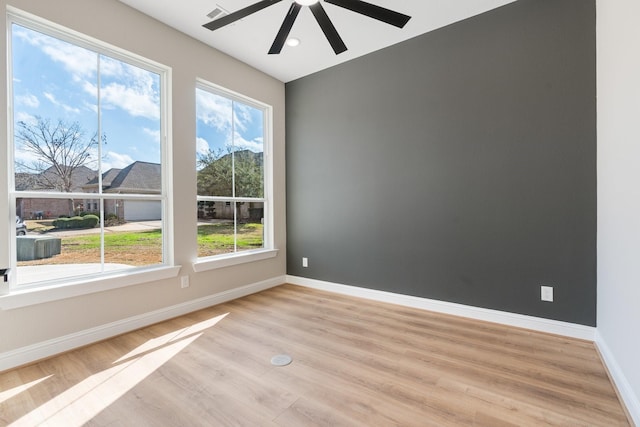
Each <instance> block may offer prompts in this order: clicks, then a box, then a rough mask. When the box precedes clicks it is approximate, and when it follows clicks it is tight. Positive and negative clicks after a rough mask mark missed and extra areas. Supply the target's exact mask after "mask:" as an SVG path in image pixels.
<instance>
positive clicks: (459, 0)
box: [120, 0, 515, 82]
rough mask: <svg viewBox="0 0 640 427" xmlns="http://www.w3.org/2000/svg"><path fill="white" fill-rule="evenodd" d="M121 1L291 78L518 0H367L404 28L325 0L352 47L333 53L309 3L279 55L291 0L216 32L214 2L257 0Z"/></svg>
mask: <svg viewBox="0 0 640 427" xmlns="http://www.w3.org/2000/svg"><path fill="white" fill-rule="evenodd" d="M120 1H121V2H122V3H125V4H127V5H129V6H131V7H133V8H135V9H138V10H139V11H141V12H143V13H145V14H147V15H149V16H151V17H153V18H155V19H157V20H159V21H161V22H164V23H165V24H167V25H169V26H171V27H173V28H175V29H177V30H179V31H181V32H183V33H185V34H188V35H189V36H191V37H193V38H195V39H198V40H200V41H202V42H204V43H206V44H208V45H210V46H212V47H214V48H216V49H218V50H220V51H222V52H225V53H226V54H228V55H230V56H233V57H234V58H237V59H239V60H241V61H242V62H245V63H247V64H249V65H251V66H253V67H255V68H257V69H259V70H261V71H263V72H265V73H267V74H269V75H271V76H273V77H275V78H277V79H279V80H281V81H283V82H289V81H291V80H295V79H297V78H300V77H303V76H306V75H309V74H312V73H314V72H316V71H320V70H323V69H325V68H329V67H332V66H334V65H337V64H340V63H342V62H346V61H349V60H351V59H353V58H357V57H359V56H362V55H365V54H367V53H370V52H373V51H376V50H379V49H382V48H384V47H387V46H390V45H393V44H396V43H399V42H401V41H404V40H407V39H410V38H413V37H415V36H418V35H420V34H424V33H426V32H429V31H432V30H434V29H436V28H440V27H444V26H446V25H449V24H451V23H454V22H457V21H460V20H463V19H465V18H468V17H470V16H474V15H477V14H480V13H483V12H486V11H488V10H490V9H493V8H496V7H499V6H503V5H505V4H507V3H511V2H513V1H515V0H368V2H369V3H374V4H376V5H378V6H382V7H386V8H388V9H393V10H395V11H397V12H400V13H403V14H405V15H409V16H411V17H412V18H411V20H410V21H409V22H408V23H407V25H406V26H405V27H404V28H402V29H399V28H396V27H393V26H391V25H388V24H385V23H382V22H379V21H377V20H374V19H371V18H368V17H366V16H363V15H360V14H358V13H355V12H352V11H349V10H347V9H344V8H341V7H338V6H335V5H333V4H329V3H323V7H324V9H325V10H326V12H327V15H329V18H330V19H331V21H332V22H333V24H334V26H335V27H336V29H337V30H338V33H339V34H340V36H341V37H342V39H343V40H344V42H345V44H346V45H347V48H348V49H349V50H347V51H346V52H344V53H341V54H340V55H336V54H335V53H333V50H332V49H331V46H330V45H329V43H328V42H327V40H326V38H325V36H324V34H323V33H322V30H321V29H320V27H319V26H318V24H317V22H316V21H315V19H314V17H313V15H312V14H311V11H310V10H309V8H307V7H303V8H302V10H301V11H300V14H299V15H298V18H297V20H296V22H295V24H294V25H293V28H292V30H291V33H290V37H296V38H298V39H300V40H301V43H300V45H299V46H297V47H289V46H287V45H285V46H284V48H283V49H282V52H281V53H280V54H279V55H268V54H267V52H268V51H269V48H270V47H271V43H273V39H274V37H275V35H276V33H277V32H278V30H279V29H280V25H281V24H282V21H283V19H284V17H285V16H286V14H287V11H288V10H289V7H290V5H291V2H292V0H283V1H281V2H280V3H277V4H274V5H272V6H269V7H267V8H266V9H262V10H261V11H258V12H256V13H254V14H252V15H250V16H248V17H246V18H244V19H242V20H240V21H237V22H235V23H233V24H230V25H227V26H225V27H222V28H220V29H218V30H215V31H209V30H207V29H206V28H204V27H202V25H203V24H205V23H207V22H209V21H210V19H209V18H208V17H207V14H208V13H210V12H211V11H212V10H214V9H215V8H216V7H219V8H222V9H223V10H226V11H227V12H229V13H232V12H235V11H236V10H239V9H242V8H244V7H246V6H249V5H251V4H254V3H257V2H258V1H259V0H179V1H176V0H120Z"/></svg>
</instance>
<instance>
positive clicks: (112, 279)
mask: <svg viewBox="0 0 640 427" xmlns="http://www.w3.org/2000/svg"><path fill="white" fill-rule="evenodd" d="M6 22H7V28H8V29H10V28H11V26H12V24H13V23H16V24H18V25H21V26H24V27H27V28H30V29H32V30H35V31H40V32H42V33H44V34H48V35H50V36H52V37H56V38H59V39H61V40H64V41H67V42H69V43H73V44H75V45H77V46H80V47H84V48H87V49H89V50H91V51H94V52H97V53H100V54H103V55H106V56H109V57H111V58H114V59H117V60H121V61H124V62H126V63H128V64H133V65H136V66H139V67H141V68H143V69H145V70H148V71H152V72H154V73H157V74H158V75H159V76H160V117H161V120H160V126H161V129H160V132H161V141H160V143H161V144H162V145H163V147H162V150H161V153H162V157H161V164H162V174H161V180H162V183H161V186H162V193H161V194H160V195H144V194H141V195H128V198H132V199H133V198H141V199H154V200H160V201H161V203H162V212H163V215H162V223H163V229H162V239H163V242H162V244H163V247H162V250H163V264H162V265H155V266H149V267H132V269H131V270H129V269H126V270H119V271H117V272H107V273H100V274H97V275H92V276H88V275H85V276H74V277H69V278H66V279H64V280H58V281H51V282H39V283H40V285H38V284H33V285H31V284H30V285H28V286H24V287H18V286H16V280H15V274H12V273H15V271H16V268H17V261H16V256H15V254H16V243H15V226H13V224H12V226H11V227H10V229H11V230H12V232H11V235H10V236H9V238H10V239H11V243H10V256H11V259H10V269H9V272H10V275H9V281H8V283H1V284H0V309H3V310H4V309H10V308H18V307H25V306H29V305H34V304H41V303H45V302H49V301H56V300H60V299H65V298H71V297H76V296H80V295H86V294H91V293H95V292H102V291H106V290H110V289H117V288H122V287H125V286H132V285H138V284H142V283H147V282H152V281H156V280H162V279H168V278H172V277H177V275H178V272H179V271H180V268H181V267H180V266H176V265H174V231H173V205H172V204H171V203H169V200H170V198H171V197H170V196H171V195H172V194H173V188H172V183H173V159H172V157H171V155H170V153H172V152H173V151H172V139H171V135H172V128H171V126H172V124H171V117H172V112H171V105H172V103H171V101H172V100H171V90H172V88H171V84H172V80H173V79H172V69H171V67H168V66H166V65H163V64H160V63H158V62H156V61H153V60H151V59H148V58H145V57H143V56H140V55H137V54H135V53H133V52H129V51H127V50H125V49H121V48H119V47H117V46H114V45H111V44H109V43H106V42H104V41H101V40H99V39H95V38H93V37H91V36H88V35H85V34H82V33H80V32H77V31H74V30H71V29H69V28H66V27H64V26H61V25H59V24H56V23H54V22H51V21H48V20H46V19H43V18H40V17H38V16H36V15H33V14H31V13H28V12H25V11H22V10H20V9H17V8H15V7H12V6H7V15H6ZM9 34H10V33H9ZM8 43H9V46H10V44H11V38H10V37H9V38H8ZM7 56H8V64H7V65H8V73H9V76H12V75H13V72H12V71H11V70H12V64H11V57H12V55H11V46H10V47H9V49H8V52H7ZM7 102H8V108H7V132H8V135H7V136H8V137H7V140H6V144H7V146H6V151H7V153H8V156H7V162H8V165H7V167H8V169H9V170H10V171H11V172H13V163H14V155H13V154H14V147H13V145H12V144H13V141H14V129H13V115H14V114H13V85H12V84H9V85H8V93H7ZM8 184H9V188H14V175H13V173H11V174H9V181H8ZM9 194H10V197H9V199H10V200H11V201H12V203H11V204H10V213H11V216H10V218H15V214H16V212H15V209H16V207H15V199H16V196H23V195H27V193H17V192H16V191H15V190H11V191H9ZM90 194H91V195H93V193H82V195H83V197H84V196H87V195H90ZM65 195H66V194H65ZM43 196H44V197H47V196H45V194H43V193H38V197H43ZM57 196H60V195H57ZM96 196H97V194H96V195H93V197H94V198H95V197H96ZM51 197H53V196H51ZM101 197H102V198H103V199H108V198H114V197H116V196H111V195H108V193H107V194H103V195H101Z"/></svg>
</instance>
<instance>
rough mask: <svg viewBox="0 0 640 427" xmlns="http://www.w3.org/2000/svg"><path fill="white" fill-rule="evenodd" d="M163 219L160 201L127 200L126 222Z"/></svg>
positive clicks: (125, 208)
mask: <svg viewBox="0 0 640 427" xmlns="http://www.w3.org/2000/svg"><path fill="white" fill-rule="evenodd" d="M161 218H162V206H161V205H160V201H159V200H151V201H149V200H126V201H125V202H124V219H125V221H145V220H158V219H161Z"/></svg>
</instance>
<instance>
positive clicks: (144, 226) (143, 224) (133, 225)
mask: <svg viewBox="0 0 640 427" xmlns="http://www.w3.org/2000/svg"><path fill="white" fill-rule="evenodd" d="M160 228H162V221H160V220H155V221H135V222H127V223H126V224H122V225H115V226H113V227H105V228H104V232H105V233H114V232H118V231H149V230H159V229H160ZM98 233H100V227H96V228H83V229H80V230H56V229H52V230H49V231H47V233H46V234H47V235H49V236H59V237H68V236H79V235H85V234H98Z"/></svg>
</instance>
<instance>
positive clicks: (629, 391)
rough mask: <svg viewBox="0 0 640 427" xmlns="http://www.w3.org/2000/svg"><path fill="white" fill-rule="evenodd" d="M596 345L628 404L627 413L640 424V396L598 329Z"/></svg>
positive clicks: (626, 404)
mask: <svg viewBox="0 0 640 427" xmlns="http://www.w3.org/2000/svg"><path fill="white" fill-rule="evenodd" d="M596 347H597V348H598V351H599V352H600V356H601V357H602V361H603V362H604V364H605V366H606V367H607V370H608V371H609V377H611V381H613V383H614V384H615V386H616V389H617V391H618V395H619V396H620V399H621V400H622V401H623V403H624V405H625V406H626V409H627V413H628V414H629V416H630V417H631V419H632V420H633V422H634V423H635V424H636V425H638V426H640V397H638V396H637V395H636V393H635V392H634V391H633V388H632V387H631V384H629V381H627V377H626V376H625V375H624V373H623V372H622V369H620V365H618V362H617V360H616V358H615V357H614V356H613V353H612V352H611V349H609V346H608V345H607V343H606V342H605V341H604V339H603V338H602V335H600V334H599V333H598V332H597V331H596Z"/></svg>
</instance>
